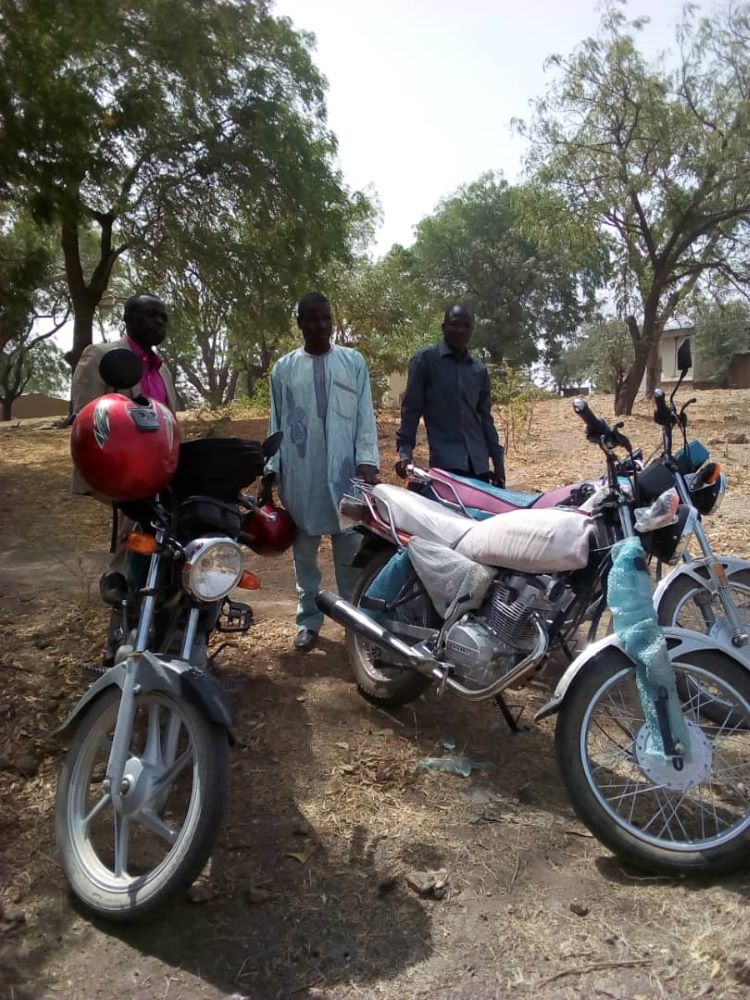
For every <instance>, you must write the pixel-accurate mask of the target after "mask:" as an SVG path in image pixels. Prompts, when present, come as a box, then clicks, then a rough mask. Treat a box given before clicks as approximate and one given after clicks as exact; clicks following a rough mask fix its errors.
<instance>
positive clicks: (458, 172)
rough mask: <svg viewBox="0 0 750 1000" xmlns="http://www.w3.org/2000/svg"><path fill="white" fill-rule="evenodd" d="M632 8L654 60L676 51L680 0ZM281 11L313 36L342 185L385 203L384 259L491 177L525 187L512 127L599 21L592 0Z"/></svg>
mask: <svg viewBox="0 0 750 1000" xmlns="http://www.w3.org/2000/svg"><path fill="white" fill-rule="evenodd" d="M704 8H705V5H704ZM627 9H628V14H629V16H630V17H636V16H642V15H646V16H648V17H649V18H650V19H651V23H650V25H649V26H648V27H647V28H645V29H644V31H643V32H642V42H641V47H642V49H643V50H644V51H645V52H646V53H648V54H649V55H656V54H657V53H658V52H660V51H663V50H665V49H667V48H669V47H670V46H671V45H672V44H673V41H674V34H675V26H676V25H677V23H678V22H679V20H680V13H681V10H682V0H631V3H630V4H629V6H628V8H627ZM275 12H276V14H277V15H286V16H288V17H290V18H291V19H292V21H293V22H294V24H295V26H296V27H298V28H302V29H305V30H307V31H312V32H314V34H315V36H316V39H317V48H316V53H315V57H314V58H315V62H316V64H317V66H318V68H319V69H320V70H321V71H322V72H323V74H324V75H325V76H326V77H327V79H328V84H329V89H328V99H327V104H328V123H329V126H330V127H331V129H332V130H333V132H334V133H335V134H336V136H337V137H338V140H339V161H340V166H341V168H342V170H343V173H344V177H345V179H346V181H347V183H348V184H349V185H350V186H351V187H353V188H360V189H363V188H367V187H368V186H371V188H372V189H374V191H375V192H376V193H377V195H378V198H379V200H380V204H381V208H382V213H383V217H384V218H383V223H382V226H381V228H380V230H379V231H378V233H377V245H376V248H375V251H376V253H377V254H382V253H384V252H385V251H387V250H388V249H389V248H390V247H391V245H392V244H393V243H397V242H398V243H403V244H408V243H410V242H411V241H412V239H413V235H414V233H413V227H414V226H415V225H416V224H417V223H418V222H419V220H420V219H422V218H423V217H424V216H426V215H429V214H430V212H432V211H433V209H434V208H435V206H436V205H437V203H438V202H439V200H440V199H441V198H443V197H445V196H446V195H449V194H451V193H452V192H453V191H455V190H456V188H458V187H459V186H460V185H461V184H465V183H468V182H470V181H472V180H474V179H476V178H477V177H478V176H479V175H480V174H482V173H484V172H485V171H488V170H501V171H502V172H503V173H504V174H505V176H506V178H507V179H508V180H509V181H511V182H513V181H515V180H517V179H519V177H520V172H521V169H522V159H523V154H524V148H525V147H524V142H523V140H522V139H521V138H520V137H519V136H517V135H514V134H513V132H512V131H511V128H510V121H511V119H512V118H527V117H529V115H530V111H531V102H532V101H533V100H534V98H537V97H540V96H541V95H542V94H543V93H544V90H545V88H546V86H547V84H548V82H549V80H550V74H549V73H545V71H544V62H545V59H546V58H547V56H549V55H550V54H552V53H560V54H568V53H569V52H570V51H571V50H572V49H573V48H574V46H575V45H576V44H577V43H578V42H579V41H581V40H582V39H584V38H586V37H587V36H589V35H592V34H595V33H596V29H597V25H598V22H599V13H598V6H597V3H596V0H525V2H519V0H515V2H513V0H277V2H276V5H275Z"/></svg>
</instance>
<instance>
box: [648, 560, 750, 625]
mask: <svg viewBox="0 0 750 1000" xmlns="http://www.w3.org/2000/svg"><path fill="white" fill-rule="evenodd" d="M711 562H717V563H719V564H720V565H721V566H723V567H724V570H725V572H726V574H727V576H732V574H733V573H738V572H740V571H741V570H748V569H750V562H748V561H747V560H745V559H737V558H736V557H735V556H714V557H713V558H710V557H709V558H706V559H691V560H690V562H683V563H680V565H679V566H676V567H675V568H674V569H673V570H672V572H671V573H668V574H667V575H666V576H665V577H664V578H663V579H662V580H660V581H659V586H658V587H657V588H656V590H655V591H654V607H655V608H656V613H657V614H658V613H659V606H660V605H661V602H662V601H663V600H664V599H665V597H666V595H667V592H668V590H669V588H670V587H672V586H674V584H675V583H676V582H677V580H678V579H680V578H681V577H688V578H690V579H691V580H694V581H695V582H696V583H698V584H699V585H700V586H702V587H706V588H708V590H709V591H711V592H713V591H714V590H715V589H716V588H715V587H714V585H713V581H712V580H711V574H710V572H709V570H708V564H709V563H711Z"/></svg>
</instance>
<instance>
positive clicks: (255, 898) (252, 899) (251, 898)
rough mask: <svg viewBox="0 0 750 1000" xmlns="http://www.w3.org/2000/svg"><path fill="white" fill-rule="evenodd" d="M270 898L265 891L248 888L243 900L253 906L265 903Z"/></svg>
mask: <svg viewBox="0 0 750 1000" xmlns="http://www.w3.org/2000/svg"><path fill="white" fill-rule="evenodd" d="M271 896H272V894H271V893H270V892H269V891H268V890H267V889H259V888H257V887H256V886H250V888H249V889H248V890H247V892H246V893H245V899H246V900H247V901H248V903H252V904H253V905H257V904H260V903H267V902H268V900H269V899H271Z"/></svg>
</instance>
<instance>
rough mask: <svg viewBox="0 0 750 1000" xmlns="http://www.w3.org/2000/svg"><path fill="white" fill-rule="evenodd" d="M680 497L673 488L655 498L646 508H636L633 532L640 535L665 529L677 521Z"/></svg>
mask: <svg viewBox="0 0 750 1000" xmlns="http://www.w3.org/2000/svg"><path fill="white" fill-rule="evenodd" d="M679 506H680V495H679V493H678V492H677V490H676V489H674V487H673V488H672V489H671V490H667V491H666V492H665V493H662V495H661V496H659V497H657V498H656V500H654V502H653V503H652V504H651V505H650V506H648V507H638V508H637V509H636V511H635V530H636V531H640V532H641V534H643V533H644V532H647V531H657V530H658V529H659V528H666V527H667V525H669V524H674V522H675V521H676V520H677V508H678V507H679Z"/></svg>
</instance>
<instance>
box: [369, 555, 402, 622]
mask: <svg viewBox="0 0 750 1000" xmlns="http://www.w3.org/2000/svg"><path fill="white" fill-rule="evenodd" d="M410 569H411V563H410V561H409V553H408V551H407V550H406V549H400V550H399V551H398V552H396V554H395V555H394V556H392V557H391V558H390V559H389V560H388V562H387V563H386V564H385V566H384V567H383V568H382V569H381V571H380V572H379V573H378V575H377V576H376V577H375V579H374V580H373V581H372V583H371V584H370V586H369V587H368V588H367V590H366V591H365V597H370V598H372V599H373V600H375V601H385V602H386V603H388V604H391V603H392V602H393V601H395V599H396V597H398V594H399V591H400V590H401V588H402V587H403V586H404V584H405V583H406V580H407V578H408V576H409V570H410ZM362 610H363V611H364V612H365V613H366V614H367V615H369V616H370V618H372V619H374V620H375V621H378V620H379V619H380V618H381V617H382V615H383V612H382V611H378V610H373V609H371V608H367V607H363V608H362Z"/></svg>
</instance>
